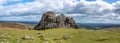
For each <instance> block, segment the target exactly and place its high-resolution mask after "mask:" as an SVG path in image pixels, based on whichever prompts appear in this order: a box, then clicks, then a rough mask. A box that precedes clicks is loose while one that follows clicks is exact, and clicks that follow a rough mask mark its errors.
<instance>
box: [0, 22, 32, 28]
mask: <svg viewBox="0 0 120 43" xmlns="http://www.w3.org/2000/svg"><path fill="white" fill-rule="evenodd" d="M33 27H34V25H30V24H23V23H14V22H0V29H8V28H13V29H32V28H33Z"/></svg>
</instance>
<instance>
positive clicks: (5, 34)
mask: <svg viewBox="0 0 120 43" xmlns="http://www.w3.org/2000/svg"><path fill="white" fill-rule="evenodd" d="M0 37H1V38H10V37H11V36H10V35H8V33H4V34H2V35H1V36H0Z"/></svg>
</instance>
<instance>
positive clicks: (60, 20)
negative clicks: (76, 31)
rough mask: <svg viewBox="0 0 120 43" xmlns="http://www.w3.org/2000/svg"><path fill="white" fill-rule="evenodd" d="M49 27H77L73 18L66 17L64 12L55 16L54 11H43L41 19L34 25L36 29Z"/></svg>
mask: <svg viewBox="0 0 120 43" xmlns="http://www.w3.org/2000/svg"><path fill="white" fill-rule="evenodd" d="M50 28H79V27H78V26H77V24H76V23H75V21H74V20H73V18H71V17H66V16H65V15H64V14H61V15H58V16H56V15H55V13H54V12H52V11H48V12H46V13H43V16H42V18H41V21H40V22H39V24H38V25H36V26H35V28H34V29H36V30H45V29H50Z"/></svg>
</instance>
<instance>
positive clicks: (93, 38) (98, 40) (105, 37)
mask: <svg viewBox="0 0 120 43" xmlns="http://www.w3.org/2000/svg"><path fill="white" fill-rule="evenodd" d="M39 32H40V33H42V35H43V36H44V37H45V38H47V39H49V41H48V42H49V43H120V30H118V31H114V32H113V31H105V30H86V29H63V28H58V29H48V30H20V29H11V30H10V29H0V36H1V35H3V34H5V33H8V35H9V36H11V37H10V38H2V37H0V42H1V41H3V42H9V43H46V41H43V40H41V39H40V38H39V36H40V35H39V34H38V33H39ZM24 35H30V36H33V37H34V40H22V37H23V36H24ZM64 35H67V36H69V37H70V39H68V40H65V39H62V38H63V36H64ZM54 39H58V40H54ZM18 41H19V42H18Z"/></svg>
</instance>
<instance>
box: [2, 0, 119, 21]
mask: <svg viewBox="0 0 120 43" xmlns="http://www.w3.org/2000/svg"><path fill="white" fill-rule="evenodd" d="M46 11H54V12H56V14H61V13H64V14H65V15H66V16H69V17H73V18H74V20H75V21H76V22H78V23H120V0H0V21H40V19H41V16H42V14H43V13H44V12H46Z"/></svg>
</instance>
